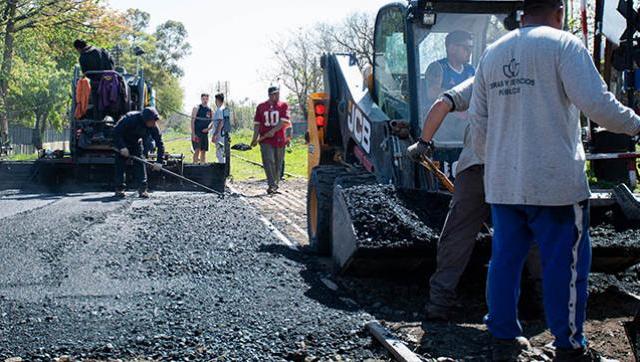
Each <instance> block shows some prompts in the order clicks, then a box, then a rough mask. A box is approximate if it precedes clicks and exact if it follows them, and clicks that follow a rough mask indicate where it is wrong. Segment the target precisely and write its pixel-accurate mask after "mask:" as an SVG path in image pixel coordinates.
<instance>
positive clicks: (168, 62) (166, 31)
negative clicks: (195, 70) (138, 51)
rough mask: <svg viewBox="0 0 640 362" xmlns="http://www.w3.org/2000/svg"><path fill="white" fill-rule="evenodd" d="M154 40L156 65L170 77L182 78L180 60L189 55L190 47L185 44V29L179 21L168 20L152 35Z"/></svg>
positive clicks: (182, 72)
mask: <svg viewBox="0 0 640 362" xmlns="http://www.w3.org/2000/svg"><path fill="white" fill-rule="evenodd" d="M154 36H155V38H156V48H157V51H156V54H155V56H156V59H157V60H156V65H158V66H159V67H161V68H162V69H164V70H167V71H168V72H169V73H170V74H171V75H173V76H176V77H182V76H183V75H184V71H183V70H182V68H181V67H180V64H179V62H180V60H181V59H182V58H184V57H185V56H187V55H189V54H191V45H190V44H189V43H188V42H187V36H188V34H187V29H186V28H185V27H184V24H182V23H181V22H179V21H174V20H168V21H167V22H165V23H163V24H160V25H159V26H158V27H157V28H156V32H155V33H154Z"/></svg>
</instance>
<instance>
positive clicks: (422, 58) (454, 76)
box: [415, 13, 507, 148]
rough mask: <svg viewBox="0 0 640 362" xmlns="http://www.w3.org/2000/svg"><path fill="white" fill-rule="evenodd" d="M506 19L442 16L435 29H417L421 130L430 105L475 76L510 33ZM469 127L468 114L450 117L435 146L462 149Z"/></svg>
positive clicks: (464, 15) (478, 16) (458, 15)
mask: <svg viewBox="0 0 640 362" xmlns="http://www.w3.org/2000/svg"><path fill="white" fill-rule="evenodd" d="M506 18H507V15H506V14H505V15H501V14H495V15H494V14H455V13H439V14H438V18H437V19H438V20H437V23H436V24H435V25H434V26H433V27H431V28H423V27H420V28H418V29H416V44H415V47H416V54H417V57H418V59H417V62H416V67H418V68H419V69H417V70H416V74H418V75H419V77H420V78H419V79H418V95H419V102H418V103H419V112H420V116H419V117H420V118H419V121H420V126H421V127H422V124H423V123H424V119H425V117H426V115H427V113H428V111H429V108H430V107H431V104H432V103H433V102H434V101H435V100H436V99H437V98H438V97H439V96H440V94H442V92H444V91H447V90H449V89H450V88H453V87H455V86H456V85H458V84H460V83H462V82H463V81H464V80H466V79H468V78H470V77H473V76H474V75H475V69H476V66H477V64H478V61H479V60H480V56H481V55H482V53H483V52H484V50H485V49H486V47H487V46H488V45H490V44H491V43H493V42H494V41H495V40H497V39H498V38H500V37H501V36H502V35H504V34H506V33H507V30H506V28H505V26H504V24H503V22H504V20H505V19H506ZM468 124H469V120H468V116H467V113H466V112H464V113H459V112H456V113H452V114H450V115H449V116H448V117H447V118H446V119H445V121H444V123H443V124H442V126H441V127H440V129H439V130H438V133H436V135H435V137H434V141H435V142H436V145H437V146H438V147H444V148H449V147H450V148H459V147H462V145H463V140H464V132H465V128H466V127H467V125H468Z"/></svg>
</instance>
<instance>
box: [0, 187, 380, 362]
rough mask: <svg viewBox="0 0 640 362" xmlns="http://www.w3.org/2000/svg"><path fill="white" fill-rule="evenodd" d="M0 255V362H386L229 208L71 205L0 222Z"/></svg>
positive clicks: (315, 277) (352, 321)
mask: <svg viewBox="0 0 640 362" xmlns="http://www.w3.org/2000/svg"><path fill="white" fill-rule="evenodd" d="M35 199H38V197H34V200H35ZM0 207H2V198H0ZM0 255H3V263H0V264H1V265H0V359H4V358H8V357H14V356H20V357H22V358H23V359H25V360H28V361H45V360H51V359H53V358H55V357H59V356H63V355H68V356H71V357H73V358H97V359H109V358H136V357H142V358H153V359H159V360H192V361H195V360H212V359H215V358H224V359H225V360H238V361H266V360H294V361H303V360H305V358H306V359H307V360H327V359H334V360H337V359H343V360H345V359H351V360H357V361H361V360H366V359H367V358H379V359H387V358H388V355H387V353H386V352H385V351H384V350H383V349H382V348H381V347H379V346H378V345H376V344H373V342H372V340H371V338H370V336H369V334H368V332H366V331H365V330H364V329H363V325H364V324H365V323H366V322H367V321H368V320H370V319H371V318H372V317H371V316H370V315H368V314H367V313H365V312H363V311H360V310H358V308H357V307H356V306H355V305H354V304H353V303H350V302H349V301H348V300H345V299H344V298H343V299H340V298H339V296H338V295H337V294H336V293H335V292H333V291H331V290H330V289H328V288H327V287H326V286H325V284H323V283H322V282H321V279H322V278H326V277H327V274H326V269H325V268H324V267H322V266H320V265H318V264H316V259H315V258H314V257H312V256H306V255H304V254H301V253H299V252H297V251H293V250H291V249H289V248H287V247H285V246H282V245H281V244H280V243H279V242H278V240H277V239H276V238H275V237H273V236H272V234H271V233H270V232H269V231H268V230H266V228H264V227H263V226H262V224H261V223H260V221H259V219H258V217H257V215H256V214H255V212H254V211H253V210H252V209H249V208H248V207H246V206H245V205H244V204H243V203H242V202H241V201H240V200H238V199H234V198H228V199H225V200H224V201H221V200H220V199H218V198H217V197H215V196H208V195H202V194H188V193H174V194H166V193H157V194H154V195H153V198H152V199H151V200H148V201H140V200H137V199H133V198H128V199H126V200H124V201H116V202H113V200H110V199H109V198H108V197H104V195H98V196H95V195H93V196H91V195H89V196H87V195H73V196H69V197H65V198H62V199H60V200H58V201H56V202H54V203H51V204H48V205H47V206H44V207H41V208H34V209H32V210H29V211H26V212H23V213H20V214H16V215H13V216H10V217H6V218H1V219H0Z"/></svg>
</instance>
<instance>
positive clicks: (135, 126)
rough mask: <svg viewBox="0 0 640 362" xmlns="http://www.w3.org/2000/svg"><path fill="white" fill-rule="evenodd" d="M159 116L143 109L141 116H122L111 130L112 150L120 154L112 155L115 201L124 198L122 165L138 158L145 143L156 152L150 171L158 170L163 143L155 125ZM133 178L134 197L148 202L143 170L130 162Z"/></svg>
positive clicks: (141, 166) (139, 164)
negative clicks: (134, 181) (116, 149)
mask: <svg viewBox="0 0 640 362" xmlns="http://www.w3.org/2000/svg"><path fill="white" fill-rule="evenodd" d="M159 119H160V115H159V114H158V112H157V111H156V110H155V109H154V108H145V109H144V110H143V111H142V112H130V113H129V114H127V115H126V116H124V117H123V118H122V119H121V120H120V121H119V122H118V124H116V127H115V128H114V130H113V137H114V143H115V146H116V147H117V148H118V150H120V154H118V155H116V174H115V184H116V197H124V196H125V193H124V190H125V188H126V182H125V165H126V161H127V158H128V157H129V156H136V157H140V158H142V155H143V147H144V146H143V145H147V144H148V142H144V140H145V139H147V138H151V139H152V140H153V141H154V142H155V145H156V148H157V154H158V156H157V160H156V163H155V166H154V168H153V170H154V171H159V170H161V169H162V158H163V156H164V143H163V142H162V135H161V134H160V130H159V129H158V125H157V122H158V120H159ZM133 169H134V176H135V180H136V183H137V184H138V195H139V196H140V197H142V198H145V199H146V198H149V193H148V192H147V170H146V168H145V165H144V164H143V163H142V162H137V161H134V162H133Z"/></svg>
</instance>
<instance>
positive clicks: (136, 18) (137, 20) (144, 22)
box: [125, 9, 151, 34]
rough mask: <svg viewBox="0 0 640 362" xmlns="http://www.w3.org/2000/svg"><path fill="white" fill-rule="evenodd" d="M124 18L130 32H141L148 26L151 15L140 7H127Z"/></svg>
mask: <svg viewBox="0 0 640 362" xmlns="http://www.w3.org/2000/svg"><path fill="white" fill-rule="evenodd" d="M125 19H126V20H127V25H128V26H129V27H130V28H131V30H132V34H133V33H143V32H144V31H145V30H147V28H148V27H149V21H150V20H151V15H149V13H147V12H146V11H142V10H140V9H127V12H126V14H125Z"/></svg>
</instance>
